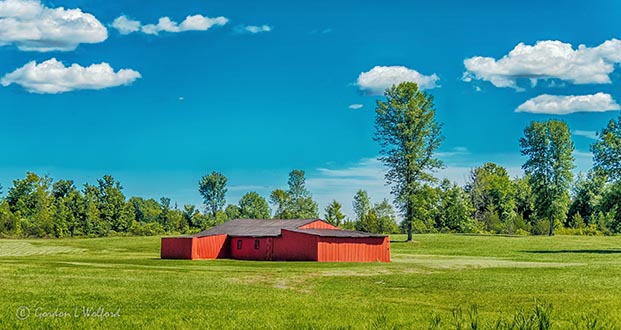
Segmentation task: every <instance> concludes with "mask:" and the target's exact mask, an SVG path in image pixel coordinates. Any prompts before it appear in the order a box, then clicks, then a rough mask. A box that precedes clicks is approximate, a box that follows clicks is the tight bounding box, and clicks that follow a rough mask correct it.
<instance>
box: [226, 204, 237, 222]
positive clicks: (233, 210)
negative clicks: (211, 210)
mask: <svg viewBox="0 0 621 330" xmlns="http://www.w3.org/2000/svg"><path fill="white" fill-rule="evenodd" d="M224 213H225V214H226V220H227V221H229V220H234V219H239V218H241V210H240V208H239V206H237V205H235V204H229V205H227V206H226V207H225V208H224Z"/></svg>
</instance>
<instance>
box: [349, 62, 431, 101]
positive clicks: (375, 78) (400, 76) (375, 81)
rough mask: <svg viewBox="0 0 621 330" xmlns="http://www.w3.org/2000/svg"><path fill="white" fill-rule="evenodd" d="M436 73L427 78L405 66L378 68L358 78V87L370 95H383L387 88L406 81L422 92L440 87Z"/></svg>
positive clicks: (361, 74) (363, 73)
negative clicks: (412, 83)
mask: <svg viewBox="0 0 621 330" xmlns="http://www.w3.org/2000/svg"><path fill="white" fill-rule="evenodd" d="M438 80H440V78H439V77H438V75H436V74H435V73H434V74H432V75H430V76H426V75H424V74H421V73H419V72H418V71H416V70H413V69H409V68H407V67H404V66H376V67H374V68H373V69H371V70H370V71H367V72H362V73H360V75H359V76H358V80H357V83H356V84H357V85H358V87H359V88H360V90H362V91H363V92H365V93H366V94H368V95H382V94H383V93H384V91H385V90H386V88H389V87H391V86H392V85H398V84H399V83H402V82H404V81H410V82H415V83H416V84H418V87H419V88H420V89H421V90H425V89H432V88H436V87H439V85H438Z"/></svg>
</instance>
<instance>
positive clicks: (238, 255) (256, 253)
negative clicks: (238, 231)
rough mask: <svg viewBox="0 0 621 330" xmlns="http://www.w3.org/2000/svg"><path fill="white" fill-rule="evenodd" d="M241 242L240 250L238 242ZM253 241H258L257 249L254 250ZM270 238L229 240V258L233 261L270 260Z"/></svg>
mask: <svg viewBox="0 0 621 330" xmlns="http://www.w3.org/2000/svg"><path fill="white" fill-rule="evenodd" d="M239 241H241V249H238V248H237V247H238V244H239V243H238V242H239ZM255 241H259V246H258V249H255ZM272 244H273V238H272V237H235V236H231V238H230V239H229V245H230V250H229V251H230V256H231V258H233V259H242V260H272V246H273V245H272Z"/></svg>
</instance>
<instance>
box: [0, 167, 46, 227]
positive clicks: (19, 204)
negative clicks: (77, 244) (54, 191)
mask: <svg viewBox="0 0 621 330" xmlns="http://www.w3.org/2000/svg"><path fill="white" fill-rule="evenodd" d="M51 185H52V179H51V178H50V177H47V176H38V175H37V174H35V173H32V172H27V173H26V177H25V178H24V179H17V180H14V181H13V187H11V188H10V189H9V191H8V193H7V197H6V201H7V202H8V203H9V207H10V210H11V212H12V213H13V214H14V215H15V216H16V217H17V218H20V219H24V220H25V221H24V224H25V226H26V228H25V230H24V232H23V234H24V235H26V236H35V237H47V236H54V212H55V210H54V198H53V197H52V195H51V192H50V187H51Z"/></svg>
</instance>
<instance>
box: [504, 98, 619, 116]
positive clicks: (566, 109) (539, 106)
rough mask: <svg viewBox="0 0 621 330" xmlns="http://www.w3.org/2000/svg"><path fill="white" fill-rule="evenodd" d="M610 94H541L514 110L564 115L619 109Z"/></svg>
mask: <svg viewBox="0 0 621 330" xmlns="http://www.w3.org/2000/svg"><path fill="white" fill-rule="evenodd" d="M620 109H621V107H619V105H618V104H617V102H615V100H613V99H612V96H610V94H606V93H597V94H591V95H548V94H543V95H539V96H537V97H535V98H532V99H530V100H528V101H526V102H524V103H522V104H521V105H520V106H519V107H517V109H515V112H530V113H537V114H553V115H566V114H570V113H574V112H604V111H613V110H620Z"/></svg>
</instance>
